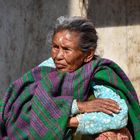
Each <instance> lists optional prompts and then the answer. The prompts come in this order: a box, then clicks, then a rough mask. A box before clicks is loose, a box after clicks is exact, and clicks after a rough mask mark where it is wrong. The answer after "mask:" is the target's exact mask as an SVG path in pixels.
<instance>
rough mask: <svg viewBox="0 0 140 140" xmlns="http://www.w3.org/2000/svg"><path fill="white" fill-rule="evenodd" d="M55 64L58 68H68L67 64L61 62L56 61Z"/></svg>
mask: <svg viewBox="0 0 140 140" xmlns="http://www.w3.org/2000/svg"><path fill="white" fill-rule="evenodd" d="M55 66H56V68H57V69H64V68H66V66H65V65H63V64H61V63H55Z"/></svg>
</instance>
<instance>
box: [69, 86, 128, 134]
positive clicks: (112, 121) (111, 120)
mask: <svg viewBox="0 0 140 140" xmlns="http://www.w3.org/2000/svg"><path fill="white" fill-rule="evenodd" d="M94 88H95V91H94V93H95V97H96V98H104V99H106V98H110V99H112V100H114V101H116V102H117V103H118V105H119V106H120V107H121V110H120V111H119V113H113V114H112V115H109V114H106V113H103V112H92V113H84V114H79V115H78V116H77V117H75V118H72V120H70V121H69V122H71V123H72V124H74V125H75V126H76V123H77V124H78V127H77V130H76V132H77V133H81V134H96V133H100V132H103V131H106V130H110V129H120V128H122V127H125V126H126V125H127V120H128V116H127V113H128V108H127V105H126V103H125V101H124V100H123V99H120V97H119V96H118V95H117V94H116V93H115V92H114V91H113V90H111V89H109V88H107V87H104V86H95V87H94ZM76 119H78V120H76ZM74 121H75V122H74Z"/></svg>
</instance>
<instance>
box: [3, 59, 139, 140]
mask: <svg viewBox="0 0 140 140" xmlns="http://www.w3.org/2000/svg"><path fill="white" fill-rule="evenodd" d="M93 81H94V82H95V84H102V85H105V86H107V87H110V88H111V89H113V90H115V91H116V93H117V94H119V95H120V96H121V98H124V99H125V100H126V103H127V105H128V108H129V122H128V128H129V129H130V131H131V133H132V135H133V137H134V139H135V140H138V139H139V138H140V107H139V104H138V99H137V96H136V93H135V90H134V88H133V86H132V85H131V83H130V81H129V79H128V78H127V76H126V75H125V74H124V72H123V71H122V70H121V69H120V67H119V66H118V65H117V64H115V63H114V62H112V61H110V60H107V59H101V58H97V59H95V60H93V61H91V62H89V63H87V64H85V65H84V66H82V67H81V68H79V69H78V70H76V71H75V72H72V73H60V72H58V71H57V70H56V69H54V68H49V67H35V68H34V69H32V70H31V71H29V72H27V73H26V74H24V75H23V77H21V78H19V79H18V80H16V81H14V82H13V83H12V84H11V85H10V86H9V88H8V89H7V91H6V93H4V95H3V96H2V99H1V100H0V139H2V140H7V139H11V140H21V139H37V140H38V139H41V140H47V139H50V140H62V139H63V138H64V134H65V131H66V128H67V121H68V118H69V115H70V110H71V104H72V101H73V99H78V100H81V101H84V100H87V99H88V97H89V95H88V91H89V88H90V83H91V82H93Z"/></svg>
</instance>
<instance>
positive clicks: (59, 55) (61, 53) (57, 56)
mask: <svg viewBox="0 0 140 140" xmlns="http://www.w3.org/2000/svg"><path fill="white" fill-rule="evenodd" d="M56 58H57V59H62V58H63V50H62V49H59V51H58V53H57V55H56Z"/></svg>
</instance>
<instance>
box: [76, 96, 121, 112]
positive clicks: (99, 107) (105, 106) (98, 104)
mask: <svg viewBox="0 0 140 140" xmlns="http://www.w3.org/2000/svg"><path fill="white" fill-rule="evenodd" d="M78 107H79V110H80V111H81V112H104V113H107V114H112V113H119V111H120V107H119V105H118V104H117V103H116V102H115V101H113V100H111V99H101V98H98V99H94V100H91V101H85V102H78Z"/></svg>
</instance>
